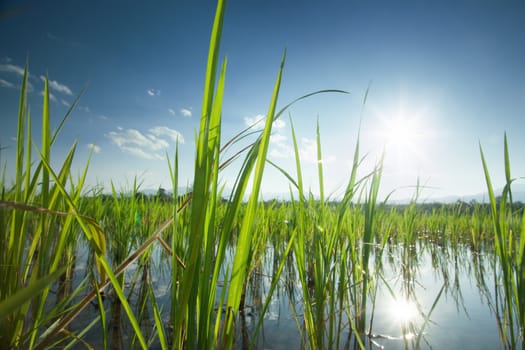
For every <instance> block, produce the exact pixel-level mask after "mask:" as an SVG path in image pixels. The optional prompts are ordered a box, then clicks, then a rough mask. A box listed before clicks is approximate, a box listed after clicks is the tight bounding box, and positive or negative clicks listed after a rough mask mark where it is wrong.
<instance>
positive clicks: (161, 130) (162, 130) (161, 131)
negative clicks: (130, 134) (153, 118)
mask: <svg viewBox="0 0 525 350" xmlns="http://www.w3.org/2000/svg"><path fill="white" fill-rule="evenodd" d="M149 132H151V133H152V134H153V135H155V136H157V137H162V136H167V137H169V138H170V139H171V140H172V141H173V142H177V140H178V142H179V143H184V137H183V136H182V134H181V133H180V132H178V131H177V130H173V129H170V128H168V127H167V126H156V127H154V128H152V129H149Z"/></svg>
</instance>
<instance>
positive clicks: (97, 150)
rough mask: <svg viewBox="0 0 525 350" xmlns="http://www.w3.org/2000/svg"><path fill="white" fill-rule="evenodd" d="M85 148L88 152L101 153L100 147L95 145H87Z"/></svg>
mask: <svg viewBox="0 0 525 350" xmlns="http://www.w3.org/2000/svg"><path fill="white" fill-rule="evenodd" d="M86 146H87V148H88V149H89V150H90V151H91V150H92V151H93V153H100V152H102V148H100V146H97V145H95V144H94V143H88V144H87V145H86Z"/></svg>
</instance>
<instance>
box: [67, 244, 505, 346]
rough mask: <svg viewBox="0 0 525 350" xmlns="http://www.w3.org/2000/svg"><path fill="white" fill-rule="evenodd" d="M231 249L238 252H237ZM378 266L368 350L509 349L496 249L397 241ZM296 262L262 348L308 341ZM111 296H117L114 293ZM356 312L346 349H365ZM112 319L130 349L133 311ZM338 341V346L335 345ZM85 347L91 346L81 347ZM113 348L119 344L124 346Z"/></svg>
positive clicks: (155, 278)
mask: <svg viewBox="0 0 525 350" xmlns="http://www.w3.org/2000/svg"><path fill="white" fill-rule="evenodd" d="M267 248H268V249H267V250H266V251H267V253H266V254H265V256H264V257H263V258H262V259H261V262H260V264H259V265H258V267H257V268H256V269H255V270H254V273H253V274H252V277H251V279H250V284H249V286H248V289H247V291H246V303H245V307H244V309H243V312H242V314H241V315H240V316H239V320H238V324H237V330H238V332H237V333H238V340H237V342H236V348H238V349H242V348H246V347H247V346H248V344H249V343H250V341H251V338H250V335H252V334H253V331H254V329H255V327H256V324H257V322H258V320H259V317H260V316H261V313H262V305H263V303H264V301H265V300H266V296H267V295H268V291H269V289H270V284H271V280H272V276H273V274H274V270H275V268H276V264H275V261H274V257H273V249H272V247H267ZM229 254H230V255H231V256H232V255H233V252H232V251H230V252H229ZM80 255H81V254H79V256H80ZM165 259H167V258H166V256H164V255H163V254H162V253H161V252H160V249H159V250H156V251H155V252H154V253H153V264H152V266H151V268H150V271H149V272H150V273H149V277H148V278H147V279H146V280H147V281H148V283H150V284H151V286H152V287H153V290H154V292H155V295H156V298H157V303H158V304H159V305H161V307H162V309H163V310H164V314H165V317H164V322H165V324H168V323H169V317H168V310H169V308H170V291H169V290H170V288H171V286H170V284H169V276H170V271H169V270H168V268H166V266H167V265H168V264H167V263H166V260H165ZM80 260H82V258H80V259H79V261H80ZM371 260H374V259H371ZM379 261H380V262H381V263H380V264H378V262H379ZM375 265H377V266H378V267H376V270H375V271H373V280H374V283H373V286H372V288H371V290H370V292H369V293H368V297H367V310H366V314H367V317H366V322H367V326H366V327H367V331H366V332H362V334H361V335H360V336H361V339H362V342H363V344H364V345H365V347H366V348H367V349H415V348H423V349H431V348H432V349H499V348H502V347H503V346H502V344H501V343H500V337H499V332H498V310H497V308H496V307H495V305H496V299H495V298H496V297H495V282H494V281H495V274H494V269H495V267H494V266H497V264H496V263H495V259H494V256H493V254H492V252H491V249H490V248H486V249H485V248H479V247H478V248H477V249H473V248H471V247H470V246H469V245H464V244H457V245H454V246H452V245H451V244H449V243H447V244H435V243H429V242H417V243H416V244H415V245H412V246H404V245H403V244H395V243H390V244H388V245H387V246H386V247H385V249H384V250H383V253H382V255H381V257H380V258H379V260H376V264H375ZM294 266H295V263H294V261H293V256H290V257H289V264H286V265H285V268H284V270H283V272H282V274H281V279H280V282H279V284H278V288H277V289H276V291H275V292H274V294H273V296H272V298H271V301H270V304H269V307H268V309H267V311H266V313H265V314H264V315H263V319H264V322H263V325H262V328H261V330H260V331H259V338H258V340H257V341H256V348H258V349H301V348H304V347H307V345H306V344H307V337H306V335H305V329H304V322H303V319H302V315H303V310H304V304H305V302H306V301H305V300H304V298H303V296H302V292H301V291H302V289H301V285H300V282H299V279H298V277H297V271H296V268H295V267H294ZM86 268H87V264H86V263H82V262H81V261H80V263H78V264H77V275H79V276H81V275H83V270H84V269H86ZM137 272H140V268H139V266H138V265H137V264H135V265H134V266H133V267H132V268H131V269H129V270H128V271H127V272H126V278H125V280H126V281H133V280H140V279H137V278H133V276H134V275H136V274H137ZM220 285H221V287H220V288H219V289H221V288H223V286H224V283H221V284H220ZM126 287H127V288H128V289H129V288H131V287H132V286H131V282H126ZM135 288H137V287H136V286H135ZM220 292H221V291H218V293H217V298H218V296H219V295H220ZM138 294H139V293H138V292H134V293H130V300H131V301H132V303H135V307H138V306H137V304H138V303H137V300H138ZM108 299H109V300H111V296H110V297H108ZM106 302H108V303H109V302H110V301H106ZM108 309H110V308H108ZM348 310H350V308H348ZM348 310H346V309H345V310H343V311H344V312H341V313H340V317H339V316H338V317H337V320H338V321H340V324H341V325H342V327H341V331H340V332H339V334H338V336H337V339H338V344H339V348H341V349H354V348H356V349H357V348H358V344H357V342H356V339H355V336H354V333H353V332H352V330H351V326H350V321H349V318H348V314H349V313H348V312H346V311H348ZM109 313H111V311H110V312H109ZM97 315H98V311H97V308H96V307H92V308H89V309H86V310H84V314H83V315H82V317H80V318H79V319H78V320H76V321H75V323H74V324H73V325H72V328H73V330H74V329H75V328H78V329H81V328H82V327H83V326H85V325H86V324H87V323H88V322H90V321H92V320H93V319H94V318H95V317H97ZM327 318H328V317H327ZM107 319H108V322H109V330H110V333H118V337H117V338H113V337H112V338H111V339H114V341H115V342H118V343H119V344H120V346H121V347H122V348H125V349H127V348H129V344H130V342H131V341H132V334H133V332H132V330H131V327H130V326H129V324H127V321H126V316H125V314H122V317H120V318H113V317H111V315H108V316H107ZM114 320H118V321H114ZM112 322H113V323H115V322H118V324H112ZM141 324H142V326H143V328H144V329H146V330H145V332H144V333H145V334H146V335H148V334H149V335H150V336H151V338H152V339H154V338H155V337H154V335H153V334H152V331H151V330H152V329H153V326H154V321H153V315H152V314H150V315H146V316H145V318H144V319H143V321H142V323H141ZM148 327H149V328H150V330H149V331H148V330H147V329H148ZM166 328H167V327H166ZM100 334H101V333H100V329H98V330H97V327H94V328H93V329H92V330H90V331H89V332H88V333H87V334H86V335H85V338H84V339H85V340H86V341H87V342H88V343H89V344H91V346H93V348H99V347H101V346H102V342H101V339H100V338H101V336H100ZM130 334H131V335H130ZM115 339H116V340H115ZM333 341H334V342H335V341H336V340H335V339H334V340H333ZM113 345H116V344H113ZM332 345H333V348H336V346H335V343H332ZM150 346H151V348H152V349H157V348H160V347H159V344H158V341H156V340H153V341H152V342H151V345H150ZM77 348H79V349H80V348H85V347H84V346H81V345H78V347H77ZM113 348H114V349H115V348H118V345H117V346H116V347H113Z"/></svg>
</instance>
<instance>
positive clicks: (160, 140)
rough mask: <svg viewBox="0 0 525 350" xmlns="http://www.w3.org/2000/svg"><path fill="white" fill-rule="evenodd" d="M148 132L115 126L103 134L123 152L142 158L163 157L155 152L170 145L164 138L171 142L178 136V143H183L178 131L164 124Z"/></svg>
mask: <svg viewBox="0 0 525 350" xmlns="http://www.w3.org/2000/svg"><path fill="white" fill-rule="evenodd" d="M148 132H149V133H148V134H143V133H141V132H140V131H138V130H136V129H123V128H122V127H117V131H111V132H109V133H107V134H106V135H105V136H106V137H107V138H109V139H110V140H111V142H112V143H113V144H115V145H117V146H118V147H119V148H120V149H121V150H122V151H123V152H126V153H129V154H132V155H135V156H137V157H140V158H144V159H164V157H163V156H161V155H160V154H159V153H157V152H160V151H162V150H165V149H167V148H168V147H169V146H170V143H169V142H168V141H167V140H166V138H167V139H168V140H170V141H173V142H175V141H176V140H177V138H178V139H179V142H180V143H184V138H183V137H182V135H181V134H180V133H179V132H178V131H176V130H173V129H170V128H168V127H166V126H156V127H154V128H151V129H149V130H148Z"/></svg>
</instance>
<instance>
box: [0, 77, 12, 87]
mask: <svg viewBox="0 0 525 350" xmlns="http://www.w3.org/2000/svg"><path fill="white" fill-rule="evenodd" d="M0 86H1V87H5V88H11V89H14V88H15V84H13V83H10V82H8V81H7V80H4V79H0Z"/></svg>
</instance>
